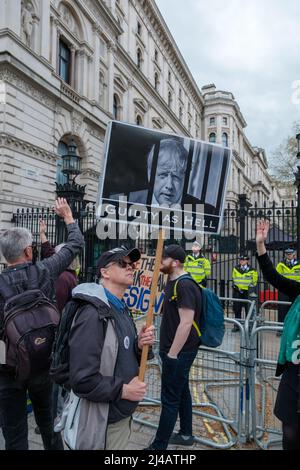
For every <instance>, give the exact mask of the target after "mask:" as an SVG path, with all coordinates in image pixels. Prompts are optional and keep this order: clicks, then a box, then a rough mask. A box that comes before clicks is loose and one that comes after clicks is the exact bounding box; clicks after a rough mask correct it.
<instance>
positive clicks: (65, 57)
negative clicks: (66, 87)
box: [58, 39, 71, 84]
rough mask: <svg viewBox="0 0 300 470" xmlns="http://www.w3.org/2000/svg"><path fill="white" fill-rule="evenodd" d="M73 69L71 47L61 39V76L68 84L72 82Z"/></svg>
mask: <svg viewBox="0 0 300 470" xmlns="http://www.w3.org/2000/svg"><path fill="white" fill-rule="evenodd" d="M70 70H71V49H70V48H69V46H68V45H67V44H66V43H65V42H64V41H62V39H60V40H59V72H58V73H59V76H60V77H61V78H62V79H63V80H64V81H65V82H66V83H68V84H70Z"/></svg>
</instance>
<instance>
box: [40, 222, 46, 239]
mask: <svg viewBox="0 0 300 470" xmlns="http://www.w3.org/2000/svg"><path fill="white" fill-rule="evenodd" d="M46 230H47V225H46V222H45V221H44V220H43V219H41V220H40V238H41V242H42V243H45V242H46V241H47V237H46Z"/></svg>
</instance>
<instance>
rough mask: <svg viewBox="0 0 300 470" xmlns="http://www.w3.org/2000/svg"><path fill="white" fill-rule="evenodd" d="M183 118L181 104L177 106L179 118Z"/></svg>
mask: <svg viewBox="0 0 300 470" xmlns="http://www.w3.org/2000/svg"><path fill="white" fill-rule="evenodd" d="M182 118H183V111H182V106H180V107H179V120H180V121H182Z"/></svg>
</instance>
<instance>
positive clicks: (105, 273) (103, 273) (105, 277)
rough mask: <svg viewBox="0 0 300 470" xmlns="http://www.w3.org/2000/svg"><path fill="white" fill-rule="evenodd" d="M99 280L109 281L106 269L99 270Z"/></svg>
mask: <svg viewBox="0 0 300 470" xmlns="http://www.w3.org/2000/svg"><path fill="white" fill-rule="evenodd" d="M100 273H101V279H109V272H108V270H107V269H106V268H101V269H100Z"/></svg>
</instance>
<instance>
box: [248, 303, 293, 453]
mask: <svg viewBox="0 0 300 470" xmlns="http://www.w3.org/2000/svg"><path fill="white" fill-rule="evenodd" d="M275 303H276V304H278V305H291V304H290V302H279V301H278V302H275V301H268V302H264V303H263V304H262V305H261V307H260V310H259V314H258V315H257V317H256V319H255V322H254V325H253V329H252V331H251V333H250V336H249V340H250V351H251V358H250V364H251V366H252V367H251V374H250V396H251V409H252V436H253V439H254V441H255V442H256V444H257V445H258V446H259V447H260V448H261V449H269V448H272V447H273V446H278V445H280V444H281V441H282V429H281V422H280V421H279V420H278V419H277V418H276V417H275V415H274V413H273V408H274V405H275V400H276V395H277V391H278V386H279V382H280V378H278V377H275V370H276V364H277V357H278V353H279V347H280V336H281V333H282V330H283V324H282V323H279V322H277V321H275V316H274V312H270V307H273V306H274V304H275Z"/></svg>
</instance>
